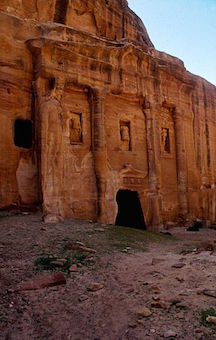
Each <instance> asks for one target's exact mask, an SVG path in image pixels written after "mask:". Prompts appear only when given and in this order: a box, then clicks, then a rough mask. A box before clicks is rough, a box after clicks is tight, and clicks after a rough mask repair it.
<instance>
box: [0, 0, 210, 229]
mask: <svg viewBox="0 0 216 340" xmlns="http://www.w3.org/2000/svg"><path fill="white" fill-rule="evenodd" d="M0 41H1V49H0V98H1V105H0V121H1V124H2V127H3V128H2V130H1V132H0V140H1V143H0V152H1V161H0V207H5V206H9V205H12V204H16V205H23V204H24V205H31V204H35V203H41V204H42V205H43V209H44V213H45V214H46V215H48V216H49V217H50V219H51V220H57V219H58V218H61V217H64V216H72V217H77V218H88V219H97V220H99V221H103V222H107V223H114V222H115V217H116V215H117V210H118V205H117V203H116V195H117V192H118V191H119V190H122V191H124V190H125V191H126V190H129V191H136V192H137V193H138V196H139V200H140V202H141V206H142V211H143V214H144V217H145V221H146V224H147V226H149V227H150V226H153V227H156V228H159V226H160V225H161V224H162V223H163V222H164V223H165V222H167V221H176V220H177V219H178V217H179V216H183V217H189V218H194V217H199V218H202V219H207V220H211V221H212V222H213V221H215V185H216V164H215V163H216V157H215V139H216V127H215V126H216V119H215V111H216V110H215V108H216V88H215V87H214V86H213V85H211V84H209V83H208V82H207V81H206V80H204V79H202V78H200V77H197V76H194V75H192V74H190V73H189V72H188V71H187V70H186V69H185V67H184V64H183V62H182V61H180V60H179V59H177V58H174V57H172V56H169V55H167V54H165V53H162V52H158V51H157V50H155V49H154V46H153V44H152V43H151V41H150V39H149V37H148V34H147V31H146V29H145V27H144V25H143V23H142V22H141V20H140V19H139V18H138V17H137V16H136V15H135V14H134V13H133V12H132V11H131V10H130V9H129V8H128V6H127V1H123V0H122V1H120V0H119V1H117V0H110V1H105V0H104V1H101V0H96V1H90V0H89V1H87V0H83V1H81V0H74V1H72V0H68V1H66V0H64V1H58V0H56V1H54V0H48V1H42V0H37V1H36V0H32V1H25V0H22V1H18V0H10V1H4V0H3V1H1V3H0ZM28 122H29V123H28ZM31 130H32V131H31ZM31 132H32V133H31ZM29 135H30V136H31V137H32V141H30V142H29V140H28V138H29ZM27 140H28V142H27Z"/></svg>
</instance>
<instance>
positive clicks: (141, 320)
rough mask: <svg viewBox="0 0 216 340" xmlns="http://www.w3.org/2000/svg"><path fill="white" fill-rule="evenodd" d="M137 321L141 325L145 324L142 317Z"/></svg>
mask: <svg viewBox="0 0 216 340" xmlns="http://www.w3.org/2000/svg"><path fill="white" fill-rule="evenodd" d="M137 322H138V323H139V324H140V325H142V326H146V321H145V320H144V319H139V320H138V321H137Z"/></svg>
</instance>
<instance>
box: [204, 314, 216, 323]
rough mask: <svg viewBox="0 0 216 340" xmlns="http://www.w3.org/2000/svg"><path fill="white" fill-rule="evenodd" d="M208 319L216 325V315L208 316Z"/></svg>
mask: <svg viewBox="0 0 216 340" xmlns="http://www.w3.org/2000/svg"><path fill="white" fill-rule="evenodd" d="M206 321H207V322H209V323H213V324H214V325H216V316H210V315H209V316H207V318H206Z"/></svg>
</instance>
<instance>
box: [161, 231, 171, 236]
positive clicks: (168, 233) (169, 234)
mask: <svg viewBox="0 0 216 340" xmlns="http://www.w3.org/2000/svg"><path fill="white" fill-rule="evenodd" d="M160 234H162V235H166V236H173V234H171V233H170V232H169V231H160Z"/></svg>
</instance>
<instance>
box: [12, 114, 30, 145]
mask: <svg viewBox="0 0 216 340" xmlns="http://www.w3.org/2000/svg"><path fill="white" fill-rule="evenodd" d="M14 144H15V145H16V146H18V147H20V148H25V149H30V148H31V147H32V121H31V120H28V119H16V120H15V122H14Z"/></svg>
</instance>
